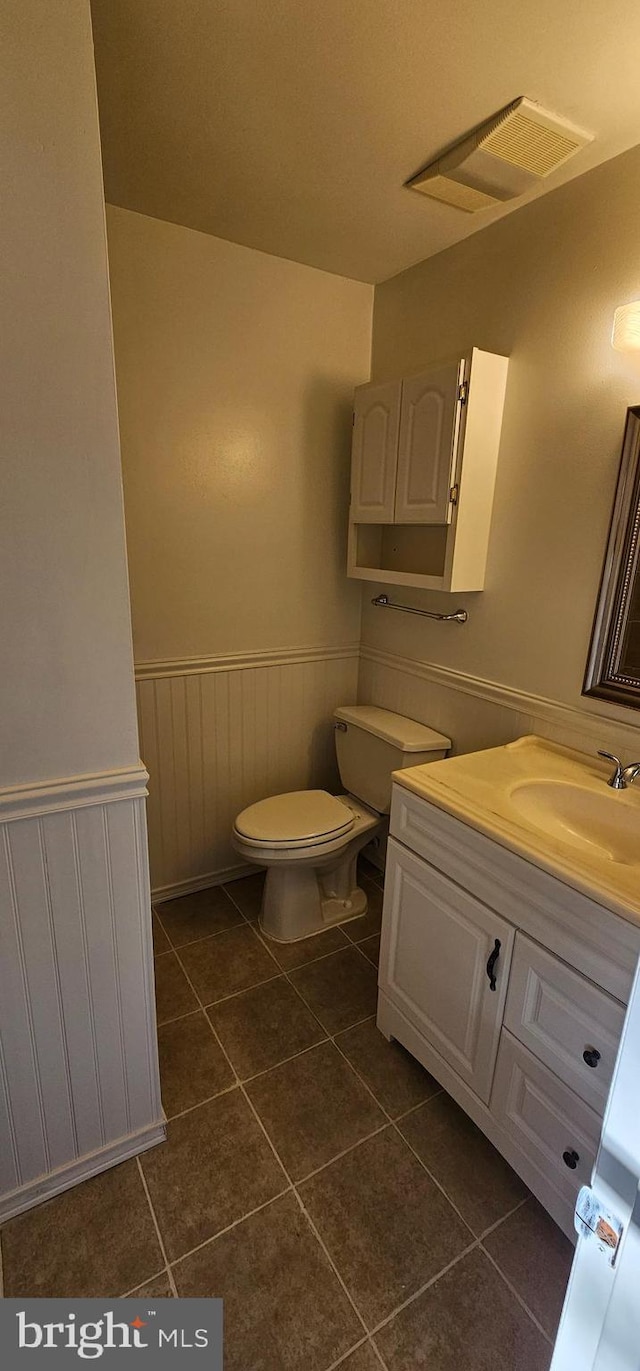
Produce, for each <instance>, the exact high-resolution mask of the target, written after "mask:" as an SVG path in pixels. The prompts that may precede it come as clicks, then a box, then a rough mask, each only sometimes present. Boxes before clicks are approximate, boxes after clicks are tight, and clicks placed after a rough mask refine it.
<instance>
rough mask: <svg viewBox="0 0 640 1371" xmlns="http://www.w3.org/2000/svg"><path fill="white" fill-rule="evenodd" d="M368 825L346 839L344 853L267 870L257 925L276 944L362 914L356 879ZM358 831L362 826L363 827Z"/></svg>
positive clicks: (368, 836) (364, 909)
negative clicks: (318, 862)
mask: <svg viewBox="0 0 640 1371" xmlns="http://www.w3.org/2000/svg"><path fill="white" fill-rule="evenodd" d="M374 826H375V825H374V824H372V823H371V819H369V822H368V823H367V824H366V831H365V832H363V833H360V834H358V836H357V837H355V838H351V839H350V841H349V844H348V848H347V851H346V852H342V853H341V854H340V855H339V856H337V857H336V856H333V857H331V858H325V860H324V862H323V863H321V864H319V865H318V866H313V865H311V864H309V865H305V864H302V863H300V864H297V865H291V866H288V865H282V866H269V867H267V877H266V881H265V886H264V893H263V896H262V907H261V910H260V927H261V929H262V930H263V932H264V933H265V934H266V935H267V937H268V938H273V939H275V941H276V942H281V943H291V942H298V941H299V940H300V939H301V938H310V937H312V936H313V934H314V933H322V932H323V930H324V929H325V928H331V927H333V925H335V924H340V923H346V922H347V920H349V919H357V918H359V917H360V916H361V915H362V914H366V912H367V896H366V894H365V892H364V890H361V889H360V886H359V885H358V877H357V864H358V855H359V853H360V851H361V850H362V848H363V847H365V846H366V844H367V843H368V842H370V840H371V837H372V830H373V828H374ZM363 827H364V825H363Z"/></svg>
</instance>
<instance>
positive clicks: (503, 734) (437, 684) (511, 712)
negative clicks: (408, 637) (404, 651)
mask: <svg viewBox="0 0 640 1371" xmlns="http://www.w3.org/2000/svg"><path fill="white" fill-rule="evenodd" d="M358 699H359V701H360V702H361V703H362V704H373V705H378V706H380V708H382V709H393V710H396V711H397V712H398V713H399V714H407V715H408V716H409V717H410V718H412V719H418V720H419V722H420V723H425V724H430V725H431V726H432V727H433V728H436V729H438V730H439V731H440V732H441V733H445V734H447V735H448V736H449V737H450V738H451V739H452V741H453V751H454V752H456V753H462V752H473V751H475V750H477V749H478V748H486V747H498V746H500V744H502V743H508V742H512V741H513V739H514V738H519V737H521V736H522V735H523V734H527V733H536V734H538V735H539V736H540V737H543V738H549V739H550V740H551V741H553V742H557V743H564V745H565V746H566V747H573V748H577V749H578V751H580V752H587V753H595V752H596V751H597V750H598V748H606V749H607V751H609V752H618V753H619V754H620V755H622V756H624V758H625V760H633V761H636V760H637V758H638V757H640V716H639V717H638V723H637V724H634V723H633V722H631V721H630V720H629V719H628V718H623V717H621V715H622V714H623V713H624V714H625V715H627V716H628V715H629V714H630V713H631V711H629V710H625V711H618V712H616V710H615V708H614V707H613V706H607V705H606V704H600V703H599V702H593V704H592V702H591V701H590V702H589V705H588V706H587V707H585V708H573V707H572V706H570V705H565V704H562V703H561V702H560V701H558V700H548V699H545V698H543V697H542V696H539V695H529V694H526V693H525V692H524V691H521V690H514V689H512V688H511V687H509V686H502V685H498V684H497V683H496V682H493V681H484V680H482V679H481V678H480V677H477V676H469V675H464V674H463V673H462V672H457V671H450V670H448V669H447V668H445V667H438V666H432V665H430V664H429V663H428V662H417V661H413V660H411V659H410V658H408V657H399V656H395V655H394V654H392V653H390V652H381V651H379V650H378V649H377V648H373V647H367V646H363V647H362V648H361V649H360V676H359V685H358ZM586 705H587V702H586V701H585V706H586Z"/></svg>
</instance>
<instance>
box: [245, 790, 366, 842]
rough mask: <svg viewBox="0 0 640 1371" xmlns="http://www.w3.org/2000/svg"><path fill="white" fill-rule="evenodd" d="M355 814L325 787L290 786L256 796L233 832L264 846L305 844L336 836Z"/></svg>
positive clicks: (351, 823)
mask: <svg viewBox="0 0 640 1371" xmlns="http://www.w3.org/2000/svg"><path fill="white" fill-rule="evenodd" d="M353 824H354V816H353V814H352V812H351V810H350V809H348V808H347V806H346V805H345V804H344V803H343V801H342V800H337V799H336V797H335V795H329V794H328V792H327V791H326V790H293V791H290V792H289V793H288V794H286V795H272V796H271V798H270V799H268V800H258V803H257V804H255V805H249V808H248V809H243V811H242V813H241V814H239V815H238V817H237V819H236V823H235V828H236V832H237V833H238V834H239V835H240V836H241V837H242V838H245V839H246V840H247V841H248V842H249V843H255V844H259V845H263V846H264V847H306V846H309V845H311V844H313V843H315V842H320V841H321V840H326V839H328V838H339V837H340V835H341V834H342V833H348V831H349V829H350V828H353Z"/></svg>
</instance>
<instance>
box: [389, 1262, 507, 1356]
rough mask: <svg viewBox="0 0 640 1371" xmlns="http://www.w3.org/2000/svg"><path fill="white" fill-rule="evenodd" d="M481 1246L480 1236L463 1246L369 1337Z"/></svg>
mask: <svg viewBox="0 0 640 1371" xmlns="http://www.w3.org/2000/svg"><path fill="white" fill-rule="evenodd" d="M479 1246H480V1239H479V1238H476V1239H475V1241H474V1242H471V1243H469V1245H468V1246H467V1247H465V1248H463V1250H462V1252H459V1253H458V1255H457V1257H454V1258H453V1260H452V1261H450V1262H447V1265H446V1266H443V1267H442V1270H441V1271H438V1272H436V1275H435V1276H431V1277H430V1279H429V1280H428V1281H425V1283H424V1285H421V1286H420V1289H419V1290H414V1292H413V1294H411V1295H408V1296H407V1298H406V1300H403V1302H402V1304H399V1305H397V1306H396V1308H395V1309H392V1310H391V1313H390V1314H387V1315H386V1316H385V1318H384V1319H381V1320H380V1322H379V1323H377V1324H376V1325H375V1326H374V1327H373V1328H370V1329H369V1337H370V1338H371V1339H373V1338H375V1336H376V1334H377V1333H379V1332H380V1331H381V1330H382V1329H383V1328H386V1327H387V1325H388V1324H390V1323H392V1322H393V1320H394V1319H395V1318H397V1316H398V1314H401V1313H402V1311H403V1309H408V1308H409V1305H411V1304H415V1302H416V1300H419V1299H420V1296H421V1295H424V1294H425V1293H426V1291H427V1290H429V1289H430V1287H431V1286H432V1285H435V1283H436V1281H439V1280H441V1279H442V1277H443V1276H446V1275H447V1274H448V1272H449V1271H452V1270H453V1268H454V1266H457V1265H458V1262H461V1261H464V1258H465V1257H468V1256H469V1254H470V1253H471V1252H473V1251H475V1249H476V1248H478V1247H479ZM376 1351H377V1348H376Z"/></svg>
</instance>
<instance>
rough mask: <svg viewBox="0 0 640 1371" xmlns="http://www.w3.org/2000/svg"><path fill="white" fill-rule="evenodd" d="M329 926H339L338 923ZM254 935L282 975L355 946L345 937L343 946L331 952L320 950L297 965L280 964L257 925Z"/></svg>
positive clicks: (322, 960)
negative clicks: (316, 955)
mask: <svg viewBox="0 0 640 1371" xmlns="http://www.w3.org/2000/svg"><path fill="white" fill-rule="evenodd" d="M330 926H334V927H339V925H330ZM252 927H253V925H252ZM322 932H323V933H324V932H328V929H323V930H322ZM256 936H257V937H258V938H259V939H260V942H261V943H262V945H263V947H266V949H267V952H269V953H270V954H271V956H272V957H274V958H275V960H276V962H277V965H278V966H279V967H280V970H281V972H282V974H283V976H288V975H290V973H291V972H292V971H305V970H306V968H307V967H308V966H316V965H317V963H318V962H326V961H327V959H328V958H329V957H339V956H340V955H341V953H344V952H346V951H347V950H348V949H349V948H350V947H355V946H356V944H355V943H352V942H349V940H348V938H345V941H344V946H343V947H333V948H332V949H331V952H321V953H320V956H319V957H309V958H307V960H306V961H304V962H300V963H299V965H298V966H282V964H281V963H280V962H278V959H277V957H276V956H275V953H274V952H271V949H270V947H269V943H268V941H267V938H266V935H265V934H264V933H263V932H262V929H261V928H260V926H259V925H256ZM312 936H314V935H312ZM315 936H317V937H319V936H320V934H316V935H315Z"/></svg>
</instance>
